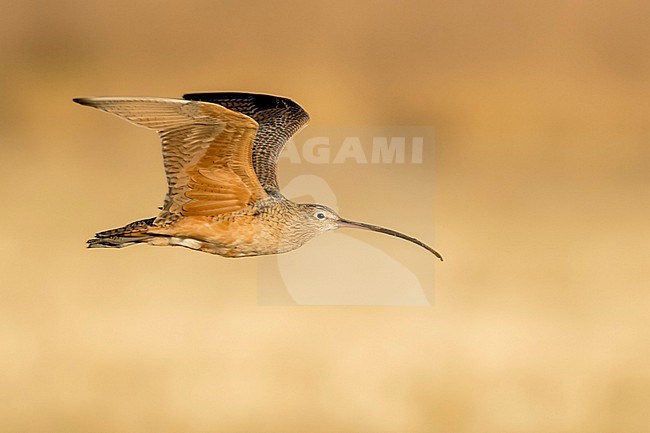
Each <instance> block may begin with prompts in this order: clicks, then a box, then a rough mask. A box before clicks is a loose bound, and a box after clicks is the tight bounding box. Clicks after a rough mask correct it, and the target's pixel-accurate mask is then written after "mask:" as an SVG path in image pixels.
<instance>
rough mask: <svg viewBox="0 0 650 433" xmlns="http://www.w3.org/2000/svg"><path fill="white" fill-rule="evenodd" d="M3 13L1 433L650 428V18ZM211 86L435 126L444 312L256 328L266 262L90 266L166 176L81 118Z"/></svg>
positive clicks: (344, 312)
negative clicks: (103, 232) (90, 244)
mask: <svg viewBox="0 0 650 433" xmlns="http://www.w3.org/2000/svg"><path fill="white" fill-rule="evenodd" d="M349 3H353V4H349ZM1 9H2V14H1V16H2V18H0V19H1V20H2V25H1V26H0V65H1V68H0V70H1V72H0V76H1V77H2V78H1V80H0V101H1V102H0V115H1V119H2V120H1V121H0V168H1V171H0V176H1V178H0V181H1V184H2V187H1V189H0V191H1V192H2V199H3V200H2V211H1V212H0V222H1V225H0V227H1V228H0V234H1V242H0V402H1V403H0V431H1V432H3V433H4V432H48V433H51V432H70V433H71V432H119V433H122V432H124V433H126V432H129V433H131V432H156V433H163V432H181V431H182V432H242V433H251V432H355V433H361V432H373V433H374V432H391V433H392V432H499V433H507V432H513V433H514V432H539V433H548V432H588V433H597V432H626V433H631V432H646V431H648V428H649V426H650V415H648V407H650V367H649V356H650V327H649V326H648V310H649V308H650V290H649V289H650V271H649V268H650V225H649V224H648V220H649V219H650V195H649V187H650V170H649V169H648V168H649V165H650V150H649V149H650V148H649V147H648V144H649V142H650V127H649V126H648V113H649V109H650V52H649V47H650V26H649V25H648V22H649V19H650V4H648V2H645V1H642V0H637V1H618V2H615V1H603V2H584V1H562V2H560V1H549V2H517V1H491V2H478V1H453V2H452V1H449V2H440V1H435V2H421V3H402V2H380V1H377V2H328V3H321V2H319V3H315V2H282V3H277V4H276V3H270V2H261V1H248V2H235V1H232V2H220V1H212V0H211V1H189V2H162V3H161V2H133V1H114V2H91V3H89V2H82V1H63V2H44V1H42V2H38V1H33V2H9V1H7V0H4V1H2V5H1ZM207 90H212V91H217V90H243V91H257V92H266V93H273V94H279V95H286V96H289V97H291V98H293V99H295V100H297V101H299V102H300V103H301V105H303V106H304V107H306V109H307V110H308V111H309V113H310V114H311V116H312V119H313V120H312V123H313V124H323V125H328V124H334V125H338V124H352V125H382V124H390V125H400V124H404V125H429V126H433V127H435V128H436V155H435V156H436V161H437V162H436V170H437V172H436V185H435V191H436V206H437V211H436V221H435V225H436V239H435V247H436V248H437V249H439V250H440V251H441V252H442V253H443V254H444V256H445V259H446V261H445V262H444V263H441V264H436V304H435V306H434V307H431V308H398V307H392V308H391V307H291V306H287V307H262V306H258V305H257V301H256V276H255V260H256V259H250V260H226V259H222V258H218V257H213V256H210V255H207V254H198V253H195V252H192V251H189V250H183V249H173V248H151V247H133V248H127V249H124V250H119V251H118V250H114V251H111V250H103V251H88V250H85V249H84V248H83V247H84V241H85V240H86V239H87V238H88V237H89V235H90V234H92V233H94V232H95V231H96V230H100V229H107V228H111V227H114V226H119V225H121V224H124V223H127V222H129V221H132V220H135V219H137V218H143V217H148V216H150V215H153V214H154V213H155V208H156V206H158V205H159V204H160V203H161V202H162V195H163V193H164V177H163V171H162V166H161V160H160V158H161V157H160V150H159V146H158V142H157V139H156V137H155V134H152V133H150V132H149V131H146V130H144V129H139V128H135V127H132V126H130V125H128V124H126V123H124V122H122V121H120V120H119V119H116V118H111V117H110V116H106V115H102V114H100V113H97V112H94V111H93V110H89V109H84V108H81V107H79V106H75V104H73V103H72V102H71V98H72V97H75V96H93V95H95V96H96V95H132V96H133V95H136V96H180V95H181V94H182V93H183V92H189V91H207ZM365 193H366V194H373V195H371V196H368V197H369V198H370V199H372V200H373V201H374V200H375V197H378V195H377V192H368V191H365ZM398 211H399V212H402V211H401V210H398ZM386 213H387V214H389V213H391V210H390V209H389V210H387V211H386ZM406 215H409V214H408V213H407V214H406ZM409 218H411V219H412V220H413V223H414V224H417V218H418V216H417V215H410V216H409ZM378 222H381V220H380V221H378ZM402 224H403V225H401V226H400V228H403V229H404V230H405V231H406V230H407V228H408V227H412V226H410V225H409V224H410V223H409V221H408V220H406V221H403V222H402ZM314 242H317V241H314Z"/></svg>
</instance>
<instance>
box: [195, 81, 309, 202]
mask: <svg viewBox="0 0 650 433" xmlns="http://www.w3.org/2000/svg"><path fill="white" fill-rule="evenodd" d="M183 98H185V99H189V100H193V101H206V102H212V103H215V104H219V105H221V106H224V107H226V108H229V109H231V110H233V111H237V112H239V113H242V114H245V115H246V116H250V117H252V118H253V119H255V121H256V122H257V123H258V124H259V129H258V131H257V135H256V136H255V140H254V141H253V168H254V169H255V173H256V174H257V178H258V179H259V180H260V183H261V184H262V187H263V188H264V189H265V190H266V192H267V193H269V194H273V193H276V192H279V187H278V181H277V178H276V174H275V171H276V164H277V160H278V157H279V156H280V152H281V151H282V149H283V148H284V145H285V144H286V142H287V140H289V138H291V136H292V135H294V134H295V133H296V132H298V131H299V130H300V129H302V128H303V127H304V126H305V125H306V124H307V122H309V115H308V114H307V113H306V112H305V110H303V109H302V108H301V107H300V105H298V104H296V103H295V102H293V101H292V100H290V99H287V98H281V97H279V96H272V95H262V94H253V93H236V92H222V93H190V94H187V95H183Z"/></svg>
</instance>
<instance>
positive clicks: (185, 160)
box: [74, 93, 442, 260]
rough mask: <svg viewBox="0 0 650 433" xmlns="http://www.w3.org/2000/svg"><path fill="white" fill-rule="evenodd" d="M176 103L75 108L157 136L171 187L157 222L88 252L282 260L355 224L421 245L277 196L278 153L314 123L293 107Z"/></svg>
mask: <svg viewBox="0 0 650 433" xmlns="http://www.w3.org/2000/svg"><path fill="white" fill-rule="evenodd" d="M183 98H184V99H171V98H130V97H102V98H77V99H74V101H75V102H77V103H79V104H82V105H88V106H90V107H94V108H98V109H100V110H103V111H106V112H108V113H112V114H115V115H116V116H119V117H122V118H124V119H126V120H128V121H130V122H132V123H134V124H136V125H140V126H144V127H146V128H149V129H153V130H155V131H157V132H158V134H159V135H160V137H161V139H162V150H163V159H164V165H165V172H166V174H167V183H168V186H169V189H168V191H167V196H166V197H165V202H164V204H163V206H162V208H161V211H160V213H159V214H158V216H156V217H153V218H148V219H144V220H140V221H135V222H132V223H131V224H127V225H126V226H124V227H120V228H117V229H113V230H107V231H103V232H99V233H97V234H95V238H93V239H90V240H89V241H88V247H89V248H121V247H125V246H129V245H134V244H139V243H146V244H150V245H180V246H183V247H187V248H191V249H195V250H200V251H205V252H208V253H212V254H218V255H221V256H224V257H247V256H258V255H263V254H279V253H284V252H287V251H291V250H294V249H296V248H299V247H300V246H301V245H303V244H304V243H305V242H307V241H309V240H311V239H313V238H314V237H316V236H317V235H319V234H320V233H323V232H326V231H329V230H335V229H337V228H344V227H352V228H361V229H366V230H373V231H376V232H380V233H385V234H388V235H391V236H396V237H399V238H402V239H405V240H407V241H410V242H413V243H415V244H417V245H419V246H421V247H423V248H425V249H426V250H428V251H429V252H431V253H433V254H434V255H435V256H436V257H438V258H439V259H440V260H442V256H441V255H440V254H438V252H436V251H435V250H434V249H433V248H431V247H429V246H428V245H426V244H424V243H423V242H421V241H419V240H417V239H415V238H413V237H411V236H407V235H405V234H402V233H399V232H396V231H394V230H390V229H387V228H383V227H378V226H375V225H371V224H366V223H361V222H356V221H350V220H347V219H344V218H341V217H340V216H338V215H337V214H336V213H335V212H334V211H333V210H332V209H330V208H328V207H327V206H323V205H320V204H303V203H294V202H292V201H290V200H288V199H287V198H285V197H284V196H283V195H282V194H281V193H280V190H279V187H278V182H277V179H276V164H277V160H278V156H279V155H280V152H281V150H282V148H283V147H284V145H285V143H286V142H287V140H288V139H289V138H290V137H291V136H292V135H293V134H295V133H296V132H297V131H298V130H300V129H301V128H302V127H304V126H305V125H306V124H307V122H308V120H309V116H308V115H307V113H306V112H305V111H304V110H303V109H302V108H301V107H300V106H299V105H298V104H296V103H295V102H293V101H291V100H289V99H287V98H281V97H277V96H270V95H259V94H250V93H195V94H188V95H184V96H183Z"/></svg>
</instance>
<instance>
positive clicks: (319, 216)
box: [316, 212, 325, 220]
mask: <svg viewBox="0 0 650 433" xmlns="http://www.w3.org/2000/svg"><path fill="white" fill-rule="evenodd" d="M316 218H318V219H319V220H324V219H325V214H324V213H323V212H318V213H317V214H316Z"/></svg>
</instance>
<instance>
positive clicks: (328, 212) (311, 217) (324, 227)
mask: <svg viewBox="0 0 650 433" xmlns="http://www.w3.org/2000/svg"><path fill="white" fill-rule="evenodd" d="M298 208H299V209H300V219H301V221H300V223H301V224H302V226H303V228H304V229H306V230H307V231H309V232H311V233H313V235H314V236H315V235H317V234H320V233H323V232H327V231H330V230H336V229H339V228H356V229H364V230H372V231H374V232H378V233H384V234H387V235H390V236H395V237H397V238H401V239H404V240H407V241H409V242H412V243H414V244H416V245H419V246H421V247H422V248H424V249H425V250H427V251H429V252H430V253H431V254H433V255H434V256H436V257H437V258H439V259H440V260H441V261H442V256H441V255H440V254H439V253H438V252H437V251H436V250H434V249H433V248H431V247H430V246H428V245H427V244H425V243H424V242H422V241H420V240H418V239H415V238H413V237H411V236H408V235H405V234H404V233H400V232H397V231H395V230H391V229H387V228H385V227H380V226H375V225H372V224H366V223H362V222H357V221H351V220H348V219H345V218H341V217H340V216H339V215H338V214H337V213H336V212H334V211H333V210H332V209H330V208H328V207H327V206H323V205H321V204H299V205H298Z"/></svg>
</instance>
